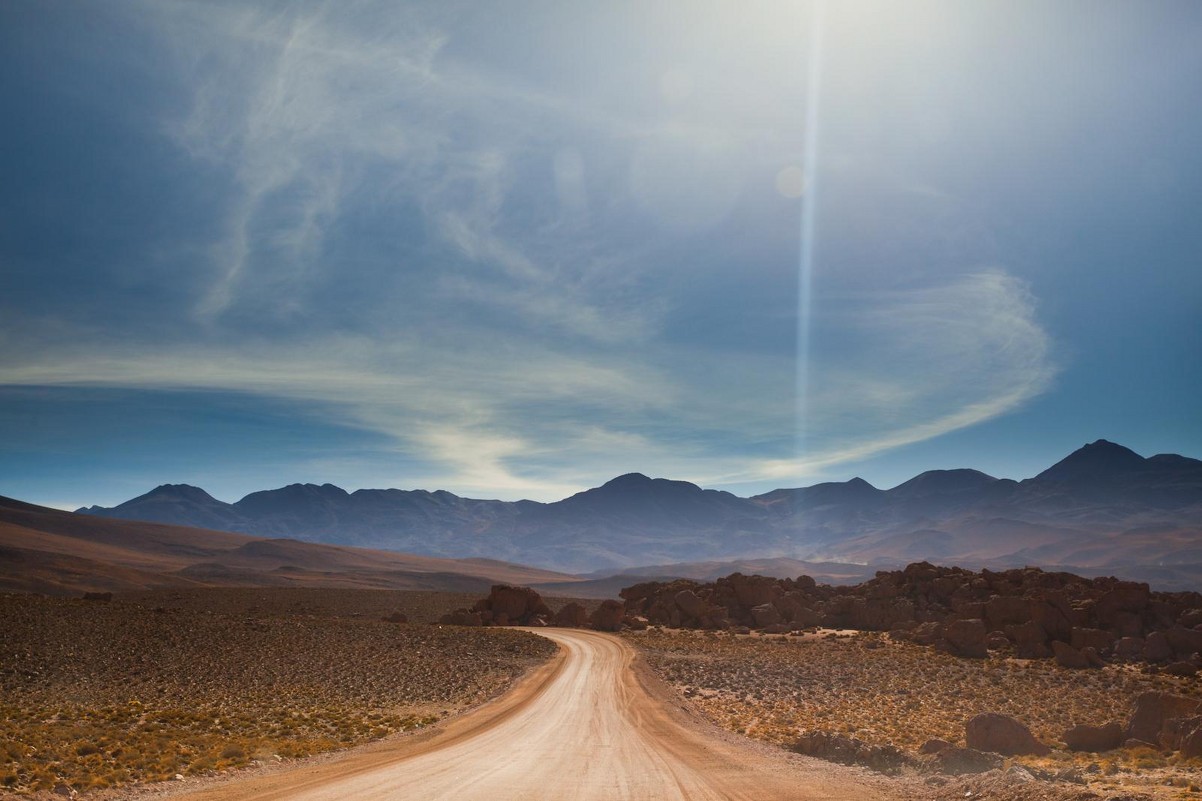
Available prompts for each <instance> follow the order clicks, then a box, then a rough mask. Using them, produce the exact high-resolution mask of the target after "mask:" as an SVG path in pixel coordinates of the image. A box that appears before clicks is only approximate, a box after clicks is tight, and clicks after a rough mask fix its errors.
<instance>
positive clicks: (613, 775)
mask: <svg viewBox="0 0 1202 801" xmlns="http://www.w3.org/2000/svg"><path fill="white" fill-rule="evenodd" d="M538 633H539V634H541V635H543V636H545V637H549V638H551V639H552V640H554V641H555V642H557V643H559V645H560V646H561V653H560V655H559V656H558V657H557V658H556V659H553V660H552V661H551V663H550V664H548V665H546V666H544V667H542V668H540V669H539V670H538V671H536V672H535V673H533V674H532V675H530V676H528V677H526V678H525V679H524V680H523V681H522V682H520V683H519V685H518V686H517V687H515V688H514V689H513V690H512V691H510V692H509V693H507V694H506V695H505V696H503V697H501V698H499V699H497V700H495V701H493V702H491V703H489V704H486V705H485V706H483V707H481V708H480V709H478V710H476V711H474V712H472V713H470V714H467V715H463V716H461V717H459V718H457V719H454V720H453V721H451V722H449V723H448V724H447V725H446V726H444V727H439V728H438V729H437V730H435V731H432V732H429V733H426V734H423V735H421V736H417V737H404V738H400V739H397V740H393V741H391V742H385V743H380V744H377V745H376V746H373V747H371V748H368V749H363V750H359V751H355V752H351V753H350V754H348V755H347V756H346V757H344V758H338V759H335V760H331V761H328V762H326V763H324V764H311V765H306V766H304V767H302V768H298V769H295V770H290V771H283V772H279V773H274V774H269V775H263V776H257V777H252V778H244V779H235V780H232V781H229V782H225V783H221V784H219V785H217V786H213V787H210V788H208V789H207V790H204V791H203V792H200V793H189V794H187V795H186V796H185V797H187V798H190V799H196V801H200V799H204V801H232V799H239V800H240V801H268V800H269V799H293V800H295V801H336V800H340V799H364V801H367V800H368V799H405V800H406V801H422V800H424V799H448V800H449V799H455V800H456V801H511V800H512V801H516V800H517V799H539V800H540V801H560V800H561V799H562V800H564V801H566V800H567V799H571V800H572V801H592V800H593V799H596V801H618V800H619V799H646V801H668V800H669V799H694V800H696V801H706V800H708V799H747V801H775V800H776V799H847V800H848V801H850V800H851V799H857V800H858V799H874V798H881V797H882V796H881V795H880V793H879V791H878V788H876V787H873V786H870V785H868V784H866V783H865V781H864V780H863V778H862V776H861V775H860V774H857V773H856V772H854V771H851V770H848V769H845V768H841V767H839V766H835V765H829V764H827V763H821V762H815V761H812V760H806V759H802V758H800V757H796V756H793V755H790V754H786V753H785V752H783V751H779V749H772V748H769V747H766V746H761V745H758V744H754V743H751V742H748V741H745V740H742V739H741V738H738V737H735V736H733V735H728V734H724V733H721V732H719V731H717V730H716V729H714V728H713V727H711V726H710V725H709V724H707V723H705V722H704V721H702V720H699V719H697V718H695V717H692V716H691V715H690V713H688V712H687V711H685V710H683V709H682V708H681V706H680V702H679V700H678V699H676V698H674V697H673V695H672V694H671V693H670V692H668V691H666V690H664V689H663V688H662V687H660V686H659V685H658V683H657V682H656V681H655V680H654V679H653V678H652V677H650V676H649V674H647V673H646V671H645V670H643V669H640V668H638V667H637V666H636V665H634V664H633V662H634V652H633V649H632V648H631V647H630V646H629V645H627V644H626V643H624V642H623V641H621V640H620V639H618V638H617V637H612V636H609V635H605V634H598V633H595V632H588V631H577V630H570V629H549V630H548V629H543V630H539V631H538Z"/></svg>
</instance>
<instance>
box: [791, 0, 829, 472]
mask: <svg viewBox="0 0 1202 801" xmlns="http://www.w3.org/2000/svg"><path fill="white" fill-rule="evenodd" d="M825 12H826V3H825V2H824V0H816V2H815V3H814V11H813V14H812V17H811V19H810V46H809V48H808V51H809V59H808V64H807V67H806V115H805V134H804V135H805V150H804V153H803V159H802V187H803V192H802V201H801V254H800V259H799V266H798V276H797V279H798V280H797V387H796V393H797V397H796V405H797V413H796V419H795V425H794V428H795V440H794V453H795V455H796V459H797V460H798V461H799V462H803V461H804V456H805V453H806V450H807V447H808V434H809V432H808V425H809V423H808V420H807V409H808V404H809V391H810V387H809V384H810V333H811V327H812V319H811V318H812V314H813V278H814V254H815V250H816V247H815V245H816V242H815V239H816V236H817V225H816V218H817V214H818V137H819V120H818V115H819V110H820V105H819V104H820V91H821V87H822V75H821V72H822V27H823V19H824V17H825Z"/></svg>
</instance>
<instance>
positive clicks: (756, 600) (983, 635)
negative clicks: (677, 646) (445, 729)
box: [620, 562, 1202, 672]
mask: <svg viewBox="0 0 1202 801" xmlns="http://www.w3.org/2000/svg"><path fill="white" fill-rule="evenodd" d="M620 596H621V597H622V598H623V599H624V600H625V601H626V610H627V613H628V614H630V615H638V616H642V617H645V618H646V619H647V620H648V622H649V623H651V624H652V625H663V626H670V627H673V628H695V629H726V628H732V629H736V630H737V629H739V628H741V627H747V628H749V629H752V628H754V629H760V630H763V631H768V632H785V631H799V630H803V629H809V628H813V627H815V626H825V627H829V628H851V629H860V630H866V631H887V632H889V633H890V636H891V637H895V638H897V639H904V640H911V641H913V642H918V643H920V644H924V645H930V646H934V647H936V648H940V649H942V650H946V651H947V652H949V653H952V654H956V655H960V656H970V657H976V658H980V657H985V656H986V655H987V654H988V652H989V651H991V650H992V651H997V652H1001V653H1002V654H1012V655H1014V656H1017V657H1019V658H1023V659H1045V658H1050V657H1052V656H1053V655H1054V656H1055V657H1056V658H1057V660H1058V661H1059V662H1060V664H1062V665H1064V666H1066V667H1071V668H1073V669H1084V668H1088V667H1099V666H1101V665H1103V664H1105V660H1123V661H1146V662H1153V663H1160V664H1166V665H1167V664H1174V665H1177V664H1178V663H1189V664H1193V665H1194V666H1195V667H1200V668H1202V594H1199V593H1196V592H1178V593H1165V592H1152V591H1151V590H1150V589H1149V587H1148V585H1147V584H1141V583H1136V582H1130V581H1120V580H1119V579H1116V578H1095V579H1087V578H1082V577H1081V576H1076V575H1073V574H1071V573H1057V572H1045V571H1043V570H1040V569H1038V568H1033V567H1028V568H1021V569H1014V570H1004V571H992V570H982V571H979V572H974V571H971V570H965V569H962V568H957V567H937V566H935V565H932V564H929V563H927V562H917V563H915V564H912V565H909V566H907V567H906V568H905V569H904V570H893V571H880V572H878V573H877V574H876V577H875V578H873V579H871V580H869V581H866V582H864V583H862V584H859V585H856V586H854V587H830V586H826V585H818V584H816V583H815V582H814V580H813V579H811V578H810V577H808V576H799V577H798V578H796V579H774V578H768V577H765V576H745V575H743V574H741V573H734V574H732V575H730V576H726V577H725V578H720V579H718V580H716V581H713V582H708V583H702V582H698V581H692V580H687V579H679V580H676V581H669V582H654V581H653V582H645V583H642V584H635V585H633V586H630V587H626V588H625V589H623V590H622V591H621V593H620ZM1174 670H1175V671H1182V672H1184V671H1185V668H1184V667H1183V666H1179V667H1174Z"/></svg>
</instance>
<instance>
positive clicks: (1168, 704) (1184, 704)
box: [1123, 692, 1202, 744]
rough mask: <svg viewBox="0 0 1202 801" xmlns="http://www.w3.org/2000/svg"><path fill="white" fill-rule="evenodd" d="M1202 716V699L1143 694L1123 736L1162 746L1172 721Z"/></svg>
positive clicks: (1137, 700) (1136, 700)
mask: <svg viewBox="0 0 1202 801" xmlns="http://www.w3.org/2000/svg"><path fill="white" fill-rule="evenodd" d="M1196 715H1202V699H1197V698H1188V697H1186V696H1184V695H1170V694H1169V693H1158V692H1148V693H1142V694H1141V695H1140V696H1139V697H1138V698H1136V699H1135V712H1134V713H1133V714H1132V715H1131V720H1129V721H1128V722H1127V727H1126V728H1125V729H1124V730H1123V735H1124V737H1125V738H1126V739H1128V740H1140V741H1142V742H1145V743H1151V744H1160V743H1161V735H1162V734H1163V733H1165V731H1166V728H1167V727H1168V724H1169V722H1170V721H1172V720H1175V719H1183V718H1191V717H1194V716H1196Z"/></svg>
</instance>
